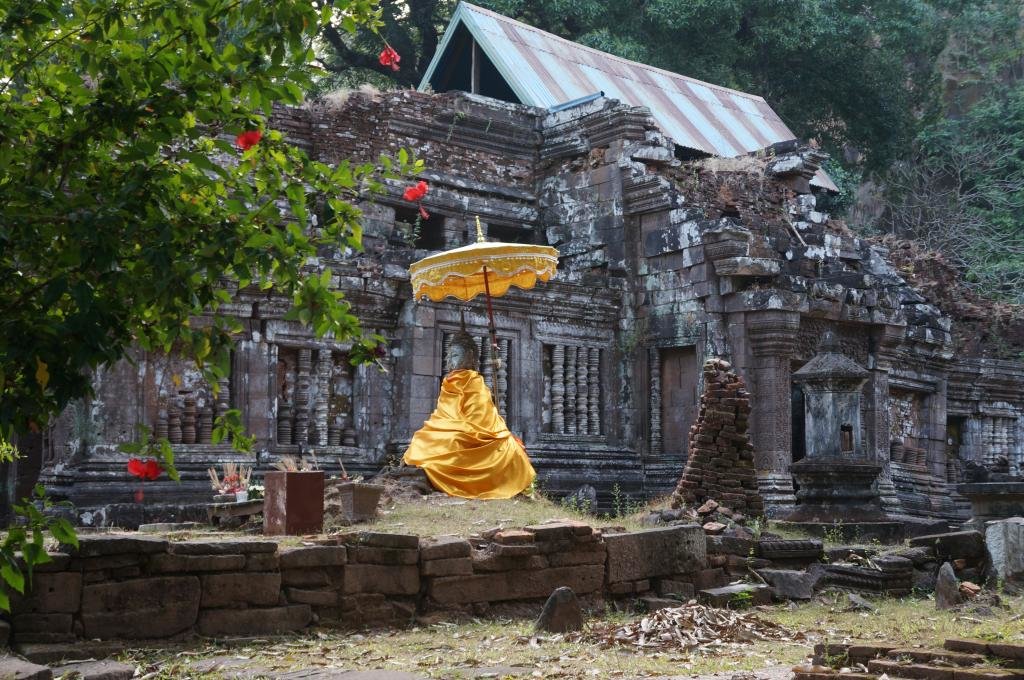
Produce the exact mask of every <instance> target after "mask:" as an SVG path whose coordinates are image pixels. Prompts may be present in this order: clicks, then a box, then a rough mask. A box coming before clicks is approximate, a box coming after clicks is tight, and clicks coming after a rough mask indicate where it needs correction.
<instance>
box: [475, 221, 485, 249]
mask: <svg viewBox="0 0 1024 680" xmlns="http://www.w3.org/2000/svg"><path fill="white" fill-rule="evenodd" d="M476 242H477V243H483V242H484V230H483V227H481V226H480V216H479V215H477V216H476Z"/></svg>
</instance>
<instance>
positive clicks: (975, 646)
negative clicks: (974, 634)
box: [942, 638, 988, 654]
mask: <svg viewBox="0 0 1024 680" xmlns="http://www.w3.org/2000/svg"><path fill="white" fill-rule="evenodd" d="M942 647H943V649H948V650H949V651H951V652H963V653H965V654H988V643H987V642H985V641H984V640H964V639H961V638H947V639H946V641H945V642H944V643H943V644H942Z"/></svg>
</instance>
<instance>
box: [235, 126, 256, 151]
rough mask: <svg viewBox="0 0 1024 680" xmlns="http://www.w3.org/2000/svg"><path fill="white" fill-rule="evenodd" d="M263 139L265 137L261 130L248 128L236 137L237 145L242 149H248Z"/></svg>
mask: <svg viewBox="0 0 1024 680" xmlns="http://www.w3.org/2000/svg"><path fill="white" fill-rule="evenodd" d="M261 139H263V133H262V132H260V131H259V130H246V131H245V132H243V133H242V134H240V135H238V136H237V137H235V146H237V147H238V148H239V149H241V150H242V151H248V150H249V149H251V148H252V147H254V146H256V145H257V144H259V143H260V140H261Z"/></svg>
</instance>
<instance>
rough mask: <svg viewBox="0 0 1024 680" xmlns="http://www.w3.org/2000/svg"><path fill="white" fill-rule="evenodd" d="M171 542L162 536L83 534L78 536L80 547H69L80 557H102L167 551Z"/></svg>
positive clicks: (71, 552) (70, 550)
mask: <svg viewBox="0 0 1024 680" xmlns="http://www.w3.org/2000/svg"><path fill="white" fill-rule="evenodd" d="M169 545H170V544H169V543H168V542H167V541H165V540H163V539H160V538H147V537H145V536H116V535H102V534H101V535H97V536H89V535H82V536H79V537H78V548H77V549H75V548H71V547H69V548H68V552H69V553H70V554H71V555H75V556H78V557H101V556H103V555H124V554H132V555H138V554H144V555H151V554H154V553H162V552H166V551H167V548H168V546H169Z"/></svg>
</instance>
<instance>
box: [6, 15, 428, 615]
mask: <svg viewBox="0 0 1024 680" xmlns="http://www.w3.org/2000/svg"><path fill="white" fill-rule="evenodd" d="M324 25H331V26H338V27H340V29H339V30H342V31H346V32H350V33H352V32H355V31H357V30H358V29H360V28H361V29H365V30H368V31H370V32H371V33H372V32H373V31H376V30H378V29H379V27H380V26H381V21H380V13H379V10H378V8H377V7H376V3H375V2H374V0H335V1H334V2H333V3H331V4H330V5H327V6H322V7H320V8H318V7H317V6H316V5H315V4H314V3H311V2H309V1H308V0H278V1H276V2H273V3H265V2H262V1H261V0H11V1H9V2H6V3H3V4H2V5H0V388H2V389H0V442H7V443H8V444H9V443H10V442H11V441H12V436H13V435H15V434H17V433H19V432H25V431H29V430H38V429H40V428H42V427H44V426H45V424H46V422H47V420H48V419H49V418H50V417H52V416H53V415H54V414H56V413H58V412H60V411H61V409H63V408H64V407H65V406H66V405H67V404H68V403H69V402H70V401H71V400H73V399H77V398H82V397H86V396H88V395H89V394H90V388H91V380H90V378H91V372H92V370H93V369H95V368H96V367H98V366H102V365H108V364H111V363H113V362H115V361H118V360H119V359H121V358H122V357H124V356H125V353H126V351H127V350H128V349H129V348H130V347H133V346H137V347H141V348H143V349H145V350H154V351H164V352H169V351H172V350H173V351H177V352H182V353H184V354H185V355H187V356H190V357H191V358H192V359H194V360H195V361H196V362H197V364H198V365H199V366H200V367H201V368H202V369H203V371H204V372H205V373H206V375H207V378H208V379H209V382H210V383H211V384H212V385H216V383H217V379H218V378H219V377H221V376H222V375H224V374H225V372H226V370H227V361H228V357H229V352H230V348H231V346H232V335H233V334H234V333H235V332H236V331H238V330H239V326H238V323H237V321H236V320H235V319H233V318H232V317H231V316H230V315H229V314H225V313H222V309H223V306H224V305H225V304H227V303H230V302H231V300H232V295H233V293H234V292H235V291H237V290H239V289H243V288H246V287H258V288H260V289H273V290H274V291H275V292H277V293H278V294H281V295H284V296H287V297H289V298H290V299H291V300H292V303H293V305H292V308H291V311H290V312H289V313H288V317H287V318H289V319H294V320H297V321H300V322H302V323H304V324H307V325H309V326H311V327H312V328H313V329H314V330H315V332H316V333H317V334H318V335H320V336H331V337H333V338H334V339H336V340H338V341H349V340H351V341H354V342H355V349H354V355H355V356H356V357H359V356H362V357H364V358H366V359H369V358H370V356H371V354H372V350H373V346H374V343H375V340H374V339H372V338H364V337H362V335H361V331H360V329H359V325H358V321H357V319H356V318H355V317H354V316H353V315H352V314H351V313H350V311H349V307H348V304H347V303H346V302H345V301H344V300H343V299H342V297H341V295H340V293H339V292H338V291H336V290H335V289H333V288H332V287H331V285H330V275H331V272H330V270H329V269H325V268H324V267H322V266H311V265H310V263H311V262H314V261H315V259H314V258H315V256H316V255H318V253H320V252H322V250H323V249H324V248H328V249H334V251H338V250H341V251H344V250H345V249H346V248H348V249H352V250H355V249H358V248H359V247H360V241H361V238H360V235H361V230H360V222H359V218H360V212H359V210H358V209H357V208H356V207H355V206H354V205H353V201H356V200H358V199H361V198H363V197H365V196H367V195H368V194H371V193H372V192H374V191H375V190H377V189H379V188H380V183H379V182H380V179H381V177H382V176H383V175H391V176H397V175H398V174H412V173H415V172H416V171H418V169H419V164H418V163H416V162H414V161H411V160H410V159H408V157H407V156H406V155H405V154H402V159H401V160H399V161H395V162H392V161H390V160H389V159H386V158H384V159H381V161H380V162H379V163H377V164H365V165H358V166H357V165H352V164H350V163H347V162H345V163H340V164H338V165H336V166H328V165H326V164H324V163H321V162H317V161H313V160H311V159H310V158H308V157H307V156H306V154H305V153H304V152H302V151H301V150H300V149H298V148H296V147H294V146H292V145H290V144H288V143H287V141H286V140H285V139H284V138H283V136H282V135H281V134H280V133H279V132H277V131H275V130H273V129H270V128H269V127H268V120H269V116H270V114H271V113H272V110H273V107H274V106H276V105H282V104H283V105H296V104H299V103H300V102H301V101H302V99H303V95H304V92H305V91H306V90H307V89H308V88H310V87H311V84H312V82H313V80H314V78H315V77H317V76H318V75H319V71H318V69H316V68H315V67H314V63H315V56H314V54H313V46H314V43H315V41H316V40H317V38H318V35H319V32H320V27H321V26H324ZM231 425H232V424H231V423H230V422H221V423H220V427H221V428H222V430H223V429H224V428H229V429H230V427H231ZM236 425H237V423H236ZM166 448H167V449H169V447H166ZM161 450H162V449H161V447H159V446H157V447H156V448H155V449H154V453H156V454H158V455H159V454H160V452H161ZM5 451H6V449H5ZM8 453H9V456H8V457H10V456H13V455H15V453H14V452H8ZM164 462H165V464H167V467H168V468H169V472H171V473H172V474H173V461H172V460H166V459H165V461H164ZM29 519H30V520H31V518H29ZM40 526H43V525H40V524H39V520H38V518H36V520H34V523H33V521H30V523H29V527H34V528H31V529H30V530H29V532H28V534H25V533H24V532H22V534H16V533H11V534H8V539H7V540H6V541H5V542H4V543H3V544H2V549H0V572H2V575H3V577H4V579H5V581H6V582H7V583H8V584H9V585H11V586H13V587H15V589H19V588H18V585H19V584H18V581H17V579H16V578H10V574H11V572H10V571H9V570H17V568H18V567H17V564H18V562H17V560H16V559H15V557H14V551H15V549H16V548H17V549H20V550H22V551H23V552H24V550H26V549H27V547H26V545H27V544H26V543H25V540H24V538H25V536H26V535H27V536H30V537H31V536H35V534H34V533H33V532H34V531H35V530H36V529H38V528H39V527H40ZM58 532H59V529H58ZM12 536H13V537H14V538H13V539H12V538H11V537H12ZM19 536H20V538H19ZM58 538H59V537H58ZM65 538H66V537H65ZM31 540H32V541H34V540H35V539H34V538H32V539H31ZM37 552H38V551H32V550H30V551H29V552H25V554H24V557H25V558H26V559H27V558H29V557H30V555H35V554H36V553H37ZM4 564H6V565H7V566H6V567H4V566H3V565H4ZM4 569H7V570H6V571H5V570H4ZM2 604H3V603H2V602H0V605H2Z"/></svg>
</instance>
